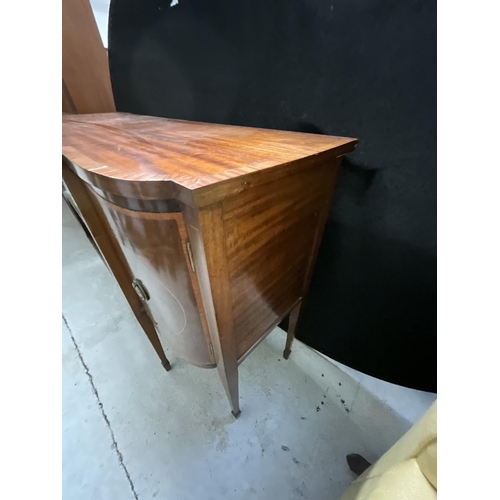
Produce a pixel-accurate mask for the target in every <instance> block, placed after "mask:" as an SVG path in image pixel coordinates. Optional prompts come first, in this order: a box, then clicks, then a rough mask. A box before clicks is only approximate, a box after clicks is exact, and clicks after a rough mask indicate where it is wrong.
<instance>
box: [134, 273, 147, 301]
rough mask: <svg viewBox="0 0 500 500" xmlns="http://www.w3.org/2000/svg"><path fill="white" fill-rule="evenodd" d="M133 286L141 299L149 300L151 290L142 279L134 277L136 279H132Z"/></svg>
mask: <svg viewBox="0 0 500 500" xmlns="http://www.w3.org/2000/svg"><path fill="white" fill-rule="evenodd" d="M132 287H133V288H134V290H135V293H136V294H137V295H139V297H140V298H141V300H144V301H147V300H149V292H148V290H147V288H146V287H145V286H144V283H143V282H142V281H141V280H140V279H138V278H134V281H132Z"/></svg>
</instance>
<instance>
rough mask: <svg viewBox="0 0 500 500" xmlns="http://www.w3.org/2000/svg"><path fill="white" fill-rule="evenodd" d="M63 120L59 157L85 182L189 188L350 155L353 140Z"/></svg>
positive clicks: (110, 118)
mask: <svg viewBox="0 0 500 500" xmlns="http://www.w3.org/2000/svg"><path fill="white" fill-rule="evenodd" d="M62 120H63V127H62V128H63V141H62V143H63V147H62V151H63V155H64V156H66V157H67V158H68V159H69V160H70V161H71V162H73V163H74V164H76V165H77V166H78V167H80V169H83V170H85V171H86V172H87V173H89V174H92V177H94V178H95V176H97V177H99V178H102V177H107V178H108V179H114V180H116V181H129V182H132V183H138V182H144V181H147V182H155V181H156V182H158V181H160V182H163V183H164V182H165V181H167V182H168V181H170V182H171V183H174V184H175V185H177V186H178V187H181V188H183V189H187V190H191V191H194V190H199V189H202V188H207V187H209V186H212V185H214V184H219V183H221V182H224V181H228V180H231V179H235V178H238V177H241V176H245V175H247V174H253V173H257V172H263V171H266V170H272V169H273V168H274V167H278V166H280V165H284V164H292V163H294V162H297V161H303V160H304V159H305V158H310V157H318V156H319V155H325V157H324V160H327V158H328V157H332V158H333V157H336V156H340V155H342V154H345V153H348V152H350V151H352V150H353V149H354V147H355V145H356V142H357V141H356V139H350V138H345V137H333V136H326V135H317V134H305V133H299V132H287V131H279V130H266V129H258V128H250V127H238V126H229V125H218V124H211V123H199V122H190V121H183V120H171V119H166V118H156V117H151V116H139V115H133V114H128V113H103V114H87V115H64V116H63V119H62ZM318 159H319V158H318ZM151 196H153V195H152V194H151Z"/></svg>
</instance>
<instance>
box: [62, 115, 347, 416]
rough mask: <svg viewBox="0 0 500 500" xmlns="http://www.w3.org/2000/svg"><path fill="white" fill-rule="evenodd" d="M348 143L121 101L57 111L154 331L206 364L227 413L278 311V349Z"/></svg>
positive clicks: (75, 165)
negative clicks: (98, 108)
mask: <svg viewBox="0 0 500 500" xmlns="http://www.w3.org/2000/svg"><path fill="white" fill-rule="evenodd" d="M355 145H356V140H355V139H349V138H342V137H329V136H321V135H314V134H303V133H295V132H285V131H275V130H264V129H253V128H247V127H232V126H226V125H217V124H207V123H195V122H187V121H180V120H169V119H165V118H155V117H149V116H134V115H129V114H123V113H106V114H100V115H86V116H64V117H63V156H64V157H65V158H66V159H67V165H68V168H70V169H71V171H72V173H73V175H74V177H75V178H77V179H78V180H79V182H80V183H81V185H85V186H86V189H87V190H88V191H89V192H91V193H92V197H93V199H94V201H95V203H94V205H96V206H99V207H100V209H101V211H102V213H103V214H104V218H105V219H106V222H107V227H108V231H110V232H111V233H112V235H111V236H110V237H111V239H112V240H113V241H115V242H117V245H118V246H119V250H120V252H121V254H120V255H122V256H123V259H124V260H125V261H126V263H127V266H128V268H129V269H130V279H134V280H137V279H139V280H140V282H141V284H143V285H144V286H145V287H146V288H147V292H148V294H149V295H150V298H148V300H147V301H146V303H145V304H144V307H145V308H147V310H148V311H149V313H150V316H151V318H152V319H153V321H154V323H155V325H156V327H157V329H158V331H159V333H160V338H161V339H163V340H165V345H168V346H169V347H170V348H171V349H172V351H173V352H174V353H176V354H177V355H178V356H179V357H182V358H183V359H185V360H187V361H189V362H190V363H192V364H195V365H198V366H205V367H209V366H214V365H216V366H217V370H218V373H219V376H220V378H221V381H222V385H223V387H224V389H225V391H226V394H227V396H228V399H229V402H230V404H231V409H232V412H233V415H234V416H235V417H237V416H238V415H239V414H240V405H239V388H238V365H239V364H240V363H241V362H242V361H243V360H244V359H245V358H246V357H247V356H248V354H249V353H250V352H252V351H253V350H254V349H255V348H256V347H257V346H258V345H259V343H260V342H262V340H263V339H264V338H265V337H266V335H268V334H269V333H270V332H271V331H272V329H273V328H275V327H276V325H277V324H278V323H279V322H280V321H281V320H282V319H283V318H284V317H286V316H287V315H290V316H291V318H290V327H289V331H288V337H287V342H286V345H285V350H284V353H285V357H286V358H288V356H289V355H290V352H291V346H292V341H293V337H294V331H295V327H296V324H297V320H298V316H299V311H300V306H301V304H302V302H303V300H304V297H305V295H306V293H307V288H308V285H309V281H310V277H311V273H312V269H313V267H314V261H315V258H316V255H317V251H318V247H319V242H320V240H321V234H322V231H323V227H324V223H325V220H326V215H327V213H328V207H329V201H330V198H331V195H332V192H333V189H334V186H335V181H336V178H337V174H338V171H339V168H340V161H341V157H342V155H344V154H346V153H347V152H349V151H352V149H353V148H354V147H355ZM75 174H76V175H75ZM70 190H71V187H70ZM80 212H81V213H82V216H83V218H84V219H85V218H86V214H85V209H81V207H80ZM90 216H91V217H92V214H90ZM113 272H114V271H113ZM141 286H142V285H141ZM128 291H129V290H128V289H127V290H124V292H127V293H128Z"/></svg>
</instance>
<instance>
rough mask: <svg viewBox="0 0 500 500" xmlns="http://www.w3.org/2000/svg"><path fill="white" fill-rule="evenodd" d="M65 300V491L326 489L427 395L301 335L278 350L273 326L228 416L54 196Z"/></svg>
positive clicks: (287, 494) (370, 455)
mask: <svg viewBox="0 0 500 500" xmlns="http://www.w3.org/2000/svg"><path fill="white" fill-rule="evenodd" d="M62 309H63V323H62V332H63V498H64V499H65V500H70V499H71V500H88V499H96V500H97V499H118V500H127V499H140V500H146V499H153V498H156V499H169V500H170V499H175V500H194V499H203V500H210V499H214V500H215V499H226V498H227V499H234V500H238V499H254V498H255V499H273V500H274V499H280V500H281V499H311V500H323V499H325V500H326V499H329V500H332V499H333V500H334V499H337V498H339V497H340V496H341V494H342V493H343V491H344V490H345V489H346V488H347V487H348V485H349V484H350V482H351V481H352V480H353V479H354V476H353V475H352V473H351V472H350V471H349V469H348V467H347V464H346V461H345V455H347V454H348V453H360V454H362V455H363V456H365V457H366V458H367V459H368V460H370V461H375V460H376V459H377V458H378V457H379V456H381V455H382V454H383V453H384V452H385V451H386V450H387V449H388V448H389V447H390V446H391V445H392V444H393V443H394V442H395V441H396V440H397V439H398V438H399V437H400V436H401V435H402V434H403V433H404V432H405V431H406V430H407V429H408V428H409V427H410V426H411V424H412V421H413V420H414V419H415V418H418V417H419V416H420V415H421V414H422V413H423V412H424V411H425V409H426V408H427V407H428V406H429V405H430V404H431V402H432V399H433V397H432V396H425V393H424V396H422V395H419V394H417V393H415V395H414V396H408V397H407V399H408V401H406V403H405V405H406V407H408V408H410V407H411V408H413V409H412V411H410V412H409V413H408V412H407V413H408V415H410V417H408V415H404V414H403V413H404V412H401V411H399V412H398V411H395V410H394V408H393V407H391V406H390V405H388V403H387V398H386V399H385V400H384V398H382V399H379V398H378V397H376V395H374V394H373V391H370V390H368V389H367V387H366V384H364V383H363V380H362V379H359V378H358V379H357V380H356V377H353V376H352V373H351V374H349V373H347V371H348V370H343V369H342V367H338V366H336V365H335V364H334V363H332V362H330V361H329V360H328V359H325V358H324V357H322V356H321V355H319V354H318V353H317V352H315V351H313V350H312V349H310V348H308V347H307V346H305V345H304V344H302V343H300V342H298V341H296V342H295V343H294V349H293V353H292V355H291V357H290V359H289V360H288V361H285V360H283V358H282V356H281V354H282V350H283V346H284V342H285V334H284V332H283V331H281V330H279V329H276V330H275V331H274V332H273V333H272V334H271V335H270V336H269V337H268V338H267V339H266V340H265V341H264V342H263V343H262V344H261V345H260V346H259V348H258V349H257V350H256V351H255V352H254V353H253V354H252V355H251V356H249V357H248V359H247V360H246V361H245V362H244V363H243V364H242V365H241V367H240V394H241V410H242V414H241V417H240V418H239V419H238V420H234V418H233V417H232V415H231V414H230V411H229V405H228V402H227V400H226V397H225V394H224V391H223V389H222V386H221V384H220V382H219V379H218V376H217V372H216V370H203V369H200V368H196V367H193V366H190V365H188V364H187V363H185V362H183V361H181V360H178V359H176V358H175V357H173V356H171V357H170V360H171V362H172V366H173V369H172V370H171V371H170V372H168V373H167V372H166V371H165V370H164V369H163V368H162V366H161V365H160V362H159V360H158V358H157V356H156V354H155V352H154V351H153V348H152V347H151V346H150V344H149V341H148V340H147V338H146V336H145V334H144V333H143V332H142V331H141V329H140V327H139V325H138V323H137V321H136V320H135V317H134V316H133V314H132V312H131V311H130V310H129V308H128V305H127V303H126V301H125V299H124V297H123V296H122V294H121V292H120V290H119V288H118V286H117V285H116V283H115V281H114V279H113V277H112V276H111V275H110V273H109V271H108V270H107V268H106V267H105V266H104V264H103V263H102V262H101V260H100V258H99V257H98V255H97V254H96V252H95V251H94V249H93V248H92V246H91V245H90V243H89V242H88V241H87V239H86V237H85V235H84V233H83V231H82V230H81V228H80V227H79V226H78V223H77V222H76V220H75V219H74V217H73V215H72V214H71V212H70V211H69V209H68V208H67V207H66V205H65V203H64V202H63V307H62ZM168 354H169V353H167V355H168ZM413 402H415V404H413Z"/></svg>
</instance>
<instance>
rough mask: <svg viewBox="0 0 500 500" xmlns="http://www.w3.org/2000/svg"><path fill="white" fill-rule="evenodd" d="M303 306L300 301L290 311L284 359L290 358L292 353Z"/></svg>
mask: <svg viewBox="0 0 500 500" xmlns="http://www.w3.org/2000/svg"><path fill="white" fill-rule="evenodd" d="M301 305H302V301H299V302H298V303H297V304H296V305H295V307H294V308H293V309H292V310H291V311H290V316H289V319H288V331H287V334H286V344H285V350H284V351H283V357H284V358H285V359H288V358H289V357H290V353H291V352H292V342H293V339H294V338H295V328H296V326H297V320H298V319H299V313H300V306H301Z"/></svg>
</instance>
